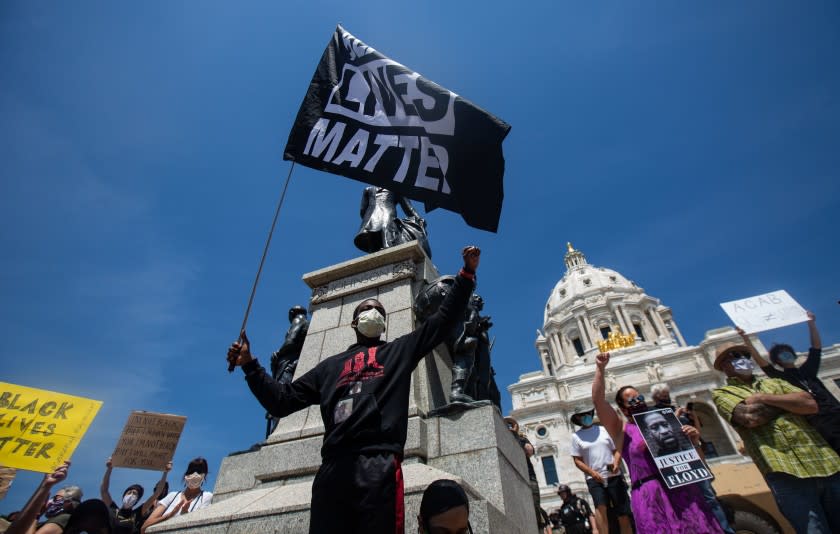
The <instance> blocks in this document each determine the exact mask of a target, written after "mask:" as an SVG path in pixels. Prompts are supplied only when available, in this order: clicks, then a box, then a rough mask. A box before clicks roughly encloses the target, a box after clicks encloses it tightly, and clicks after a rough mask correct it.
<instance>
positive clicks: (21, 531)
mask: <svg viewBox="0 0 840 534" xmlns="http://www.w3.org/2000/svg"><path fill="white" fill-rule="evenodd" d="M69 469H70V462H69V461H66V462H64V463H62V464H61V465H60V466H58V467H56V468H55V470H53V472H52V473H48V474H46V475H44V479H43V480H42V481H41V483H40V484H39V485H38V488H37V489H36V490H35V493H33V494H32V496H31V497H29V501H27V503H26V506H24V507H23V510H21V511H20V512H18V514H17V517H15V520H14V521H12V524H11V525H9V528H7V529H6V534H26V533H30V532H35V527H36V522H37V520H38V516H40V515H41V514H42V513H43V511H44V508H45V507H47V503H48V502H50V501H52V507H51V508H52V510H53V511H54V512H56V513H54V514H53V517H55V516H57V515H59V514H61V513H64V512H65V510H64V503H63V499H64V495H63V493H64V491H63V490H61V491H59V492H58V493H57V494H56V496H58V494H61V495H62V503H61V504H60V505H58V506H56V499H55V498H53V499H50V500H49V501H48V500H47V499H48V498H49V496H50V491H51V490H52V488H53V486H55V485H56V484H58V483H59V482H61V481H62V480H64V479H65V478H67V471H68V470H69ZM79 497H80V498H81V492H80V493H79ZM68 501H69V499H68ZM75 504H76V505H78V503H75ZM66 520H67V521H69V520H70V511H67V517H66ZM67 521H64V523H62V525H61V526H60V527H55V528H59V530H55V529H54V528H53V527H52V526H51V527H50V528H49V529H48V530H53V531H54V532H62V531H63V530H64V525H66V522H67ZM50 525H52V524H50ZM45 526H46V525H45Z"/></svg>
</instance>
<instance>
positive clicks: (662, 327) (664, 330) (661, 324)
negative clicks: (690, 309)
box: [650, 308, 671, 339]
mask: <svg viewBox="0 0 840 534" xmlns="http://www.w3.org/2000/svg"><path fill="white" fill-rule="evenodd" d="M650 312H651V313H652V314H653V318H654V320H656V321H657V324H658V326H659V331H660V332H662V335H663V336H665V337H666V338H668V339H671V332H669V331H668V327H667V326H665V321H664V320H663V319H662V316H661V315H659V312H658V311H656V308H653V309H651V311H650Z"/></svg>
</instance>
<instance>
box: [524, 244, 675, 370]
mask: <svg viewBox="0 0 840 534" xmlns="http://www.w3.org/2000/svg"><path fill="white" fill-rule="evenodd" d="M567 248H568V250H567V252H566V255H565V257H564V261H565V264H566V273H565V274H564V275H563V278H561V279H560V280H559V281H558V282H557V284H556V285H555V286H554V289H552V291H551V294H550V295H549V297H548V301H547V302H546V305H545V312H544V315H543V328H542V330H541V331H539V332H538V333H537V340H536V346H537V350H538V352H539V353H540V355H541V356H542V360H543V366H544V371H545V372H546V373H548V374H554V373H555V372H556V371H557V370H558V369H559V368H561V367H564V366H574V365H577V364H578V363H583V362H585V361H586V356H588V355H593V354H596V353H597V352H598V351H599V346H598V344H599V342H600V343H602V344H603V343H604V342H605V341H609V340H612V342H613V343H612V345H611V346H610V348H609V350H611V351H612V352H616V351H617V350H632V349H639V348H655V347H657V346H664V345H670V344H675V345H678V346H685V340H684V339H683V337H682V334H680V331H679V329H678V328H677V325H676V323H675V322H674V320H673V316H672V314H671V309H670V308H668V307H666V306H663V305H662V304H661V303H660V302H659V299H656V298H654V297H651V296H649V295H647V294H645V292H644V290H643V289H642V288H641V287H639V286H637V285H636V284H635V283H634V282H633V281H632V280H629V279H628V278H627V277H625V276H624V275H622V274H621V273H619V272H617V271H614V270H612V269H608V268H606V267H596V266H594V265H590V264H589V263H588V262H587V261H586V257H585V256H584V254H583V252H581V251H579V250H575V248H574V247H573V246H572V244H571V243H568V244H567Z"/></svg>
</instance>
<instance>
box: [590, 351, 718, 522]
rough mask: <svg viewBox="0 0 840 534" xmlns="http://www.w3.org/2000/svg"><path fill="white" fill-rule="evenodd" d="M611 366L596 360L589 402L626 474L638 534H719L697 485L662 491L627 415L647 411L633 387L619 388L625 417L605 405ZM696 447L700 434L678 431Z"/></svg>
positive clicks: (606, 360) (689, 429)
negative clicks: (606, 377)
mask: <svg viewBox="0 0 840 534" xmlns="http://www.w3.org/2000/svg"><path fill="white" fill-rule="evenodd" d="M609 361H610V355H609V353H602V354H599V355H598V356H597V357H596V358H595V367H596V368H595V378H594V379H593V381H592V401H593V402H594V403H595V410H596V411H597V412H598V418H599V419H600V420H601V424H602V425H603V426H604V428H605V429H606V430H607V432H609V434H610V437H612V439H613V441H614V442H615V444H616V447H619V448H620V449H621V456H622V458H624V462H625V463H626V464H627V469H628V471H629V472H630V482H631V487H632V493H631V494H630V506H631V507H632V509H633V517H634V519H635V521H636V532H639V533H640V534H684V533H687V532H691V533H692V534H723V530H721V528H720V525H719V524H718V522H717V520H716V519H715V516H714V515H712V513H711V511H709V509H708V508H707V507H706V503H705V502H704V500H703V494H702V493H701V491H700V487H699V486H697V485H696V484H691V485H688V486H681V487H679V488H674V489H667V488H666V487H665V484H664V483H663V482H662V479H661V478H660V477H659V471H658V469H657V468H656V464H655V463H654V462H653V456H651V454H650V452H649V451H648V449H647V446H646V445H645V440H644V438H643V437H642V434H641V432H639V429H638V427H637V426H636V424H635V423H634V421H633V417H632V414H634V413H641V412H644V411H647V410H648V409H649V408H648V407H647V405H645V402H644V397H642V396H641V395H639V392H638V391H637V390H636V389H635V388H633V387H632V386H624V387H621V388H619V390H618V393H617V394H616V396H615V401H616V404H618V407H619V409H621V412H622V413H623V414H624V416H625V417H626V418H627V421H626V422H625V421H622V420H621V419H620V418H619V417H618V414H616V412H615V410H613V408H612V406H610V404H609V403H608V402H607V399H606V397H605V387H604V369H605V368H606V367H607V364H608V363H609ZM682 429H683V432H684V433H685V435H686V436H687V437H688V438H689V439H690V440H691V442H692V443H693V444H694V445H695V446H699V444H700V433H699V432H698V430H697V429H696V428H694V427H693V426H689V425H684V426H683V427H682Z"/></svg>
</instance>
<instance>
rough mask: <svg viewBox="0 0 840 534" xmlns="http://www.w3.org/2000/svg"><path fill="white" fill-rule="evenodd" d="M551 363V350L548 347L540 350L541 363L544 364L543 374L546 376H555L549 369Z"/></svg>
mask: <svg viewBox="0 0 840 534" xmlns="http://www.w3.org/2000/svg"><path fill="white" fill-rule="evenodd" d="M550 361H551V350H550V349H549V348H548V347H543V348H542V350H540V363H542V368H543V373H544V374H545V375H546V376H549V375H552V374H554V373H553V372H552V371H553V370H549V369H548V363H549V362H550ZM552 367H553V366H552Z"/></svg>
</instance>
